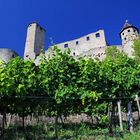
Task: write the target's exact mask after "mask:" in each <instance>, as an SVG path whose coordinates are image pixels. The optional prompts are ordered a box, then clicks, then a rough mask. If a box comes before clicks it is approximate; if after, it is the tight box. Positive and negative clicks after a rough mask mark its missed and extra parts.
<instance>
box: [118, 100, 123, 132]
mask: <svg viewBox="0 0 140 140" xmlns="http://www.w3.org/2000/svg"><path fill="white" fill-rule="evenodd" d="M117 105H118V114H119V123H120V129H121V131H123V124H122V113H121V101H118V102H117Z"/></svg>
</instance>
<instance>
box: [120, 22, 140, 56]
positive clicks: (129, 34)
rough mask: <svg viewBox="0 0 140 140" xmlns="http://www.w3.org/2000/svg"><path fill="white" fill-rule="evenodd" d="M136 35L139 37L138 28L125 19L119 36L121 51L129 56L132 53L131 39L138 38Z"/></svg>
mask: <svg viewBox="0 0 140 140" xmlns="http://www.w3.org/2000/svg"><path fill="white" fill-rule="evenodd" d="M138 37H139V29H138V28H137V27H135V26H133V25H131V24H129V23H128V21H127V20H126V22H125V24H124V26H123V28H122V30H121V32H120V38H121V40H122V46H123V51H124V52H125V53H126V54H128V55H129V56H132V53H133V52H132V51H133V49H132V45H133V41H134V40H135V39H138Z"/></svg>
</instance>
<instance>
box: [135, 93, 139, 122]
mask: <svg viewBox="0 0 140 140" xmlns="http://www.w3.org/2000/svg"><path fill="white" fill-rule="evenodd" d="M136 102H137V106H138V113H139V119H140V103H139V97H138V95H136Z"/></svg>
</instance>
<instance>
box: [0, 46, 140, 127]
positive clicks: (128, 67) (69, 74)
mask: <svg viewBox="0 0 140 140" xmlns="http://www.w3.org/2000/svg"><path fill="white" fill-rule="evenodd" d="M136 44H139V43H136ZM136 44H135V46H138V45H136ZM53 49H54V50H53V51H54V53H53V54H52V55H51V56H49V57H48V58H45V57H43V55H42V56H41V59H40V64H39V65H35V64H34V62H32V61H31V60H30V61H24V60H22V59H20V58H19V57H17V58H14V59H12V60H11V61H9V62H8V63H7V64H4V63H3V62H0V113H1V114H6V113H11V114H18V115H19V116H22V119H23V126H24V117H25V116H27V115H30V114H33V115H42V114H45V115H46V116H54V117H56V118H57V119H58V117H61V116H64V117H67V116H69V115H73V114H81V113H85V114H87V115H88V116H91V117H94V118H96V119H97V122H98V123H99V124H106V122H108V121H109V120H108V119H107V113H108V108H107V107H108V105H109V101H108V100H103V99H111V100H112V99H114V100H116V101H117V100H119V98H126V99H127V98H133V97H134V96H135V95H140V90H139V89H140V65H139V63H138V61H137V60H138V59H137V60H135V59H133V58H129V57H127V56H126V55H125V54H124V53H122V52H120V51H119V50H117V49H116V48H115V47H110V48H108V49H107V50H106V54H107V57H106V59H105V60H104V61H102V62H101V61H99V60H96V61H95V60H93V59H92V58H78V59H74V58H73V57H72V56H71V52H70V50H69V49H67V50H65V51H64V52H62V51H61V50H59V49H58V48H57V47H56V46H55V47H54V48H53ZM137 57H138V56H137V54H136V58H137ZM127 102H128V101H127V100H125V102H123V105H124V104H125V103H127ZM124 107H125V105H124ZM56 123H57V121H56Z"/></svg>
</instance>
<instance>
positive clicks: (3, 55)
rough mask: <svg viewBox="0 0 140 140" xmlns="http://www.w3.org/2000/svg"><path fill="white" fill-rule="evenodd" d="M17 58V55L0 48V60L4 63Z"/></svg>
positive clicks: (9, 50)
mask: <svg viewBox="0 0 140 140" xmlns="http://www.w3.org/2000/svg"><path fill="white" fill-rule="evenodd" d="M16 56H18V54H17V53H16V52H15V51H13V50H11V49H6V48H0V59H1V60H3V61H4V62H8V61H9V60H10V59H12V58H15V57H16Z"/></svg>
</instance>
